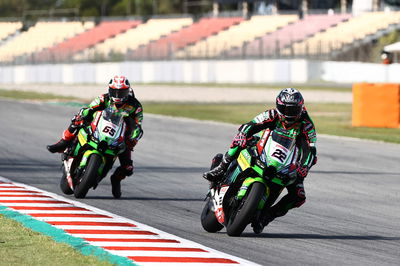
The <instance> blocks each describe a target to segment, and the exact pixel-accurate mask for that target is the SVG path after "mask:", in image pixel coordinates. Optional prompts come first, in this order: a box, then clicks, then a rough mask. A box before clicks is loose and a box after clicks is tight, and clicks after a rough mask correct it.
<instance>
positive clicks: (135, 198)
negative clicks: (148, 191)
mask: <svg viewBox="0 0 400 266" xmlns="http://www.w3.org/2000/svg"><path fill="white" fill-rule="evenodd" d="M85 199H90V200H105V199H113V200H117V201H124V200H145V201H193V202H195V201H204V199H194V198H155V197H123V196H122V197H121V198H120V199H114V198H113V197H112V196H110V197H107V196H87V197H85Z"/></svg>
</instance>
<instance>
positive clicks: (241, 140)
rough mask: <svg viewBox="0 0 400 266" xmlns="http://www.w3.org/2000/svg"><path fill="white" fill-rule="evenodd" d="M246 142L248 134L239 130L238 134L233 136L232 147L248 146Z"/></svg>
mask: <svg viewBox="0 0 400 266" xmlns="http://www.w3.org/2000/svg"><path fill="white" fill-rule="evenodd" d="M246 143H247V137H246V134H244V133H243V132H239V133H237V134H236V136H235V137H234V138H233V141H232V144H231V148H232V147H241V148H244V147H246Z"/></svg>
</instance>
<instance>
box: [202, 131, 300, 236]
mask: <svg viewBox="0 0 400 266" xmlns="http://www.w3.org/2000/svg"><path fill="white" fill-rule="evenodd" d="M297 134H298V132H297V131H296V130H295V129H292V130H286V129H282V128H276V129H274V130H270V129H265V130H262V131H260V132H258V133H257V134H255V135H254V136H253V137H252V138H251V139H250V141H248V144H247V146H246V148H244V149H243V150H241V152H240V154H239V156H238V157H237V159H235V160H233V161H232V162H231V163H230V165H229V167H228V170H227V171H226V173H225V175H224V176H223V178H222V179H221V181H220V182H211V183H210V189H209V191H208V194H207V196H206V204H205V206H204V208H203V211H202V214H201V224H202V226H203V228H204V229H205V230H206V231H207V232H211V233H215V232H218V231H220V230H221V229H222V228H223V227H226V231H227V234H228V235H229V236H240V235H241V234H242V232H243V231H244V230H245V228H246V227H247V225H248V224H251V223H254V222H258V220H259V219H261V215H262V211H263V209H264V208H268V207H270V205H272V204H273V202H271V200H268V199H269V196H270V195H271V192H272V190H278V191H276V193H278V195H279V194H280V193H281V192H282V190H283V188H284V187H286V186H288V185H290V184H292V183H293V182H294V181H295V180H296V178H297V173H296V162H297V159H298V158H299V149H298V147H297V146H296V138H297ZM222 158H223V155H222V154H217V155H216V156H215V157H214V158H213V160H212V164H211V169H213V168H214V167H216V166H217V165H218V164H219V163H220V162H221V160H222Z"/></svg>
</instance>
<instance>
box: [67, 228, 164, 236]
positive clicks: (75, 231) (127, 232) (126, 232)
mask: <svg viewBox="0 0 400 266" xmlns="http://www.w3.org/2000/svg"><path fill="white" fill-rule="evenodd" d="M65 231H66V232H68V233H70V234H112V235H114V234H115V235H157V234H156V233H153V232H150V231H139V230H137V231H133V230H132V231H130V230H79V229H66V230H65Z"/></svg>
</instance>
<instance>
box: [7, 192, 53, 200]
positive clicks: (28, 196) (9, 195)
mask: <svg viewBox="0 0 400 266" xmlns="http://www.w3.org/2000/svg"><path fill="white" fill-rule="evenodd" d="M7 192H9V191H7ZM0 197H15V198H18V197H20V198H51V197H49V196H45V195H35V194H33V195H32V194H0Z"/></svg>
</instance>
